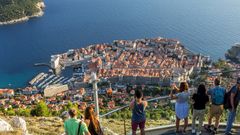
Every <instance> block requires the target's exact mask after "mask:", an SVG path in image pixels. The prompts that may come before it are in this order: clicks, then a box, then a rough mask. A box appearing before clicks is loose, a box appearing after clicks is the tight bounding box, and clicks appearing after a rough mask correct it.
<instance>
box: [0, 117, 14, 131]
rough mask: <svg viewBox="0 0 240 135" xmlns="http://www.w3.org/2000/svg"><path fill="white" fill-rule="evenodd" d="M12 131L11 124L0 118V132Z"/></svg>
mask: <svg viewBox="0 0 240 135" xmlns="http://www.w3.org/2000/svg"><path fill="white" fill-rule="evenodd" d="M4 131H13V128H12V126H11V125H10V124H9V123H7V122H6V121H4V120H3V119H1V118H0V132H4Z"/></svg>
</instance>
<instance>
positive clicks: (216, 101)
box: [206, 78, 226, 133]
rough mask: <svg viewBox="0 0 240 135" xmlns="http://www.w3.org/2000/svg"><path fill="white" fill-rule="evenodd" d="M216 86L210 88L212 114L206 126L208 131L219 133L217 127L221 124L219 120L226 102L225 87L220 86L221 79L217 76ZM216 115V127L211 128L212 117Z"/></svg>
mask: <svg viewBox="0 0 240 135" xmlns="http://www.w3.org/2000/svg"><path fill="white" fill-rule="evenodd" d="M214 85H215V87H214V88H212V89H210V90H208V92H207V94H208V95H210V96H211V102H212V104H211V107H210V114H209V119H208V126H206V128H207V130H208V131H211V132H214V133H217V128H218V126H219V120H220V118H221V116H222V113H223V110H224V108H223V103H224V95H225V92H226V90H225V88H223V87H221V86H220V80H219V79H218V78H216V79H215V80H214ZM213 117H215V118H216V121H215V125H214V129H213V130H212V129H211V124H212V118H213Z"/></svg>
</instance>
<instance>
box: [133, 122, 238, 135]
mask: <svg viewBox="0 0 240 135" xmlns="http://www.w3.org/2000/svg"><path fill="white" fill-rule="evenodd" d="M225 128H226V124H225V123H221V124H220V127H219V130H218V131H219V132H218V134H216V135H223V134H224V131H225ZM239 129H240V125H239V124H235V125H234V126H233V134H234V135H239V134H240V132H239ZM175 130H176V128H175V125H166V126H160V127H155V128H149V129H146V135H194V134H192V133H191V125H189V127H188V130H187V133H186V134H182V133H178V134H177V133H175ZM203 131H204V132H203V133H202V135H211V133H209V132H206V131H205V129H204V130H203ZM130 134H131V133H130ZM138 134H139V133H138Z"/></svg>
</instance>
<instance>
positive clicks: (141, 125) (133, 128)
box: [132, 120, 146, 131]
mask: <svg viewBox="0 0 240 135" xmlns="http://www.w3.org/2000/svg"><path fill="white" fill-rule="evenodd" d="M145 122H146V120H144V121H142V122H134V121H132V130H133V131H137V128H138V126H139V128H140V129H144V128H145Z"/></svg>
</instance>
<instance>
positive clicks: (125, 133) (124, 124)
mask: <svg viewBox="0 0 240 135" xmlns="http://www.w3.org/2000/svg"><path fill="white" fill-rule="evenodd" d="M123 129H124V135H127V132H126V121H125V117H123Z"/></svg>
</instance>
